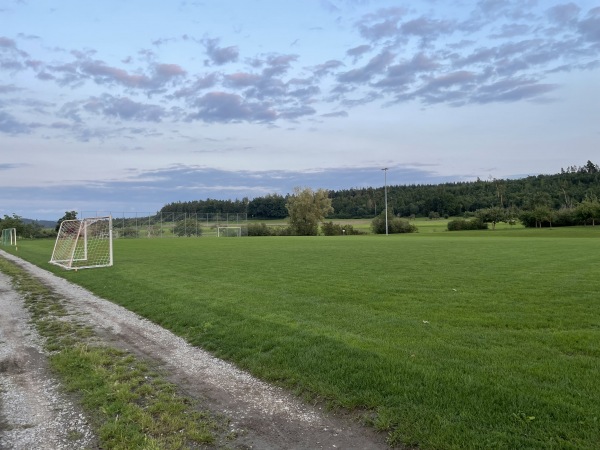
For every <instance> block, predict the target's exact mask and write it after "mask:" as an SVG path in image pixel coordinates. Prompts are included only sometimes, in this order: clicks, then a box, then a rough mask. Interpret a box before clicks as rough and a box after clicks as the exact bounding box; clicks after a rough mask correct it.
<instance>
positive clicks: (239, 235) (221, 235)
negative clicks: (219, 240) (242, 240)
mask: <svg viewBox="0 0 600 450" xmlns="http://www.w3.org/2000/svg"><path fill="white" fill-rule="evenodd" d="M221 230H237V234H236V236H231V235H229V234H227V235H224V234H223V231H221ZM217 237H242V227H229V226H228V227H217Z"/></svg>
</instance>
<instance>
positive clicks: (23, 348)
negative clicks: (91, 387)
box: [0, 273, 95, 450]
mask: <svg viewBox="0 0 600 450" xmlns="http://www.w3.org/2000/svg"><path fill="white" fill-rule="evenodd" d="M28 321H29V314H28V313H27V311H26V310H25V308H24V307H23V299H22V298H21V297H20V296H19V295H18V294H17V293H16V292H15V291H13V290H12V289H11V288H10V278H9V277H7V276H6V275H4V274H2V273H0V398H1V400H2V401H1V403H0V404H1V405H2V410H1V411H0V424H1V426H0V430H4V431H2V432H1V433H0V449H23V450H31V449H40V450H42V449H48V450H50V449H52V450H55V449H71V448H92V447H94V446H95V444H94V437H93V433H92V432H91V430H90V429H89V427H88V425H87V422H86V419H85V417H84V415H83V414H82V413H81V412H80V410H79V408H78V407H76V406H75V405H73V403H72V402H71V401H70V400H69V399H67V398H66V397H65V396H64V395H63V393H62V392H61V391H60V388H59V384H58V382H57V381H56V380H55V379H54V378H53V377H52V376H51V375H50V373H49V370H48V367H47V363H46V356H45V355H44V352H43V350H42V348H41V345H40V339H39V337H38V335H37V333H36V331H35V330H34V329H32V327H30V325H29V323H28Z"/></svg>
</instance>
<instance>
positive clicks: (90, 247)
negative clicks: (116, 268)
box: [50, 216, 113, 270]
mask: <svg viewBox="0 0 600 450" xmlns="http://www.w3.org/2000/svg"><path fill="white" fill-rule="evenodd" d="M50 264H54V265H57V266H60V267H63V268H64V269H67V270H71V269H90V268H95V267H109V266H112V265H113V245H112V217H111V216H105V217H89V218H86V219H75V220H64V221H63V222H61V224H60V229H59V230H58V235H57V236H56V242H55V243H54V250H53V251H52V257H51V258H50Z"/></svg>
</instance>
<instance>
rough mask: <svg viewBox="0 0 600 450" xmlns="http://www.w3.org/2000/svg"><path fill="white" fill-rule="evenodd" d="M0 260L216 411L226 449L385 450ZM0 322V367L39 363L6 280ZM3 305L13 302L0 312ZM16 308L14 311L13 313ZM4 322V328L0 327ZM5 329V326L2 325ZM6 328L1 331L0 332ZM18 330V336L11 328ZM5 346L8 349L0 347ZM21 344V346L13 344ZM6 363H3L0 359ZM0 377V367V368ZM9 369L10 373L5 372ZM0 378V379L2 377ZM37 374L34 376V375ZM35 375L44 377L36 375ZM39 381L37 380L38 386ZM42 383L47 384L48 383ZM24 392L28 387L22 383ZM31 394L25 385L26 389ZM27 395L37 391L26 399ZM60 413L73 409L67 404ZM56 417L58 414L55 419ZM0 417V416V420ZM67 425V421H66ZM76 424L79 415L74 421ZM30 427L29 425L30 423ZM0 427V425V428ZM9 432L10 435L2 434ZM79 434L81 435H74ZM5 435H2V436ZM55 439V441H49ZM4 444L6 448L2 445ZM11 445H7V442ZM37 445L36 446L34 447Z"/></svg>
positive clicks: (367, 436) (119, 313) (67, 288)
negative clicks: (230, 433)
mask: <svg viewBox="0 0 600 450" xmlns="http://www.w3.org/2000/svg"><path fill="white" fill-rule="evenodd" d="M0 256H4V257H5V258H7V259H10V260H12V261H15V262H17V263H18V264H19V265H20V266H21V267H23V268H24V269H25V270H27V271H28V272H30V273H31V274H33V275H35V276H36V277H37V278H39V279H40V280H42V281H43V283H44V284H46V285H47V286H49V287H51V288H52V289H53V290H54V291H55V292H57V293H58V294H60V295H61V297H63V298H64V300H65V303H66V305H65V306H66V307H67V308H68V309H69V311H70V312H71V313H74V314H77V315H78V316H79V319H80V320H83V321H85V322H88V323H89V324H90V325H92V326H93V327H94V328H95V329H96V331H97V333H98V335H99V336H101V337H102V338H103V339H105V340H106V341H107V342H108V343H109V344H110V345H113V346H119V347H121V348H124V349H126V350H128V351H131V352H132V353H135V354H138V355H143V357H145V358H147V359H150V360H151V361H153V363H155V364H157V365H160V366H161V367H162V368H163V369H164V370H165V371H166V372H167V373H168V377H169V380H170V381H172V382H174V383H176V384H177V385H178V386H180V388H181V389H182V391H183V392H184V393H185V394H187V395H190V396H193V397H195V398H198V399H200V400H201V402H202V404H203V405H204V406H205V407H206V408H207V409H210V410H212V411H213V412H215V413H220V414H224V415H226V416H227V417H229V418H230V419H231V426H232V429H233V430H235V431H236V434H237V435H238V438H237V440H235V441H233V442H231V443H230V445H231V446H232V447H233V448H256V449H267V450H268V449H336V448H337V449H386V448H388V447H387V446H386V445H385V443H384V436H382V435H380V434H377V433H375V432H373V431H372V430H369V429H366V428H364V427H362V426H360V425H359V424H357V423H356V422H354V421H352V420H350V419H347V418H344V417H338V416H335V415H332V414H328V413H325V412H324V411H322V410H321V409H319V408H313V407H311V406H308V405H305V404H302V403H301V402H300V401H299V400H298V399H297V398H295V397H294V396H292V395H290V394H289V393H287V392H286V391H284V390H282V389H279V388H277V387H273V386H271V385H269V384H267V383H264V382H262V381H260V380H257V379H256V378H254V377H252V376H250V375H249V374H247V373H245V372H243V371H241V370H239V369H237V368H236V367H234V366H233V365H231V364H229V363H226V362H224V361H222V360H219V359H216V358H214V357H212V356H211V355H210V354H208V353H207V352H205V351H203V350H201V349H199V348H197V347H192V346H190V345H188V344H187V343H186V342H185V341H184V340H183V339H181V338H179V337H177V336H175V335H174V334H172V333H171V332H169V331H167V330H165V329H163V328H161V327H159V326H157V325H155V324H153V323H151V322H149V321H148V320H145V319H142V318H140V317H139V316H137V315H136V314H134V313H132V312H130V311H128V310H126V309H124V308H122V307H120V306H118V305H115V304H113V303H111V302H109V301H107V300H103V299H101V298H99V297H96V296H95V295H93V294H91V293H90V292H89V291H86V290H85V289H83V288H81V287H79V286H76V285H73V284H71V283H69V282H68V281H66V280H64V279H62V278H58V277H56V276H54V275H52V274H51V273H49V272H47V271H45V270H42V269H40V268H38V267H36V266H33V265H31V264H29V263H27V262H24V261H22V260H20V259H17V258H14V257H13V256H12V255H9V254H7V253H5V252H2V251H0ZM0 286H2V288H1V289H0V305H2V307H0V318H1V319H0V320H1V322H0V324H1V326H2V328H1V329H2V330H3V331H2V333H3V334H1V335H0V340H1V341H0V342H1V345H2V348H4V347H5V346H7V348H11V349H13V351H12V352H11V356H7V355H5V354H4V352H1V353H0V368H3V367H4V365H7V366H11V367H12V366H13V365H14V364H13V363H12V362H10V361H16V360H20V359H23V360H28V361H29V364H30V365H32V369H31V370H33V371H35V370H36V367H37V366H44V364H45V358H42V357H39V356H37V357H33V358H29V359H28V357H27V355H28V354H31V348H35V351H36V352H37V353H36V354H37V355H39V354H40V350H39V346H37V347H32V346H30V345H29V344H27V342H28V341H27V339H26V338H24V337H23V335H24V334H27V333H29V332H30V331H31V330H28V329H27V328H26V327H25V326H24V325H23V324H24V323H25V322H26V320H27V316H26V313H25V312H24V310H23V307H22V300H21V299H20V297H19V296H18V295H17V294H15V293H14V292H13V291H12V290H11V289H10V288H9V284H8V281H7V279H6V277H4V278H0ZM5 304H11V305H18V306H15V307H11V308H8V309H7V308H5V307H4V305H5ZM19 308H20V309H19ZM5 324H7V325H6V328H5ZM9 324H10V326H9ZM4 330H6V331H4ZM19 330H21V331H19ZM7 342H8V344H7ZM18 342H21V344H18ZM3 361H9V362H3ZM0 372H2V373H5V372H6V371H5V370H0ZM9 372H10V371H9ZM2 373H0V375H2ZM41 373H42V372H41ZM43 373H45V375H43V377H42V378H44V377H46V376H47V371H45V372H43ZM4 378H5V377H4V376H2V378H0V383H1V385H2V386H3V390H4V391H7V388H8V391H10V392H12V386H13V385H12V384H11V383H12V381H10V380H9V381H7V380H5V379H4ZM44 382H45V381H44V380H42V383H44ZM48 383H50V384H52V383H54V382H53V381H49V382H48ZM24 389H25V390H26V391H27V390H29V389H30V388H29V387H28V386H26V385H25V387H24ZM31 390H32V391H33V390H34V389H33V388H32V389H31ZM1 395H2V400H3V401H2V403H3V404H4V411H2V412H0V414H3V415H4V420H5V422H8V423H9V424H12V423H16V422H15V420H16V419H14V418H13V417H12V416H13V415H14V413H15V411H12V409H13V408H12V407H11V403H10V401H7V398H8V397H9V396H10V395H9V394H7V393H6V392H4V393H2V394H1ZM33 396H34V397H36V396H37V394H34V395H33ZM47 403H48V404H47V405H36V404H31V405H29V406H28V408H30V409H32V410H36V411H37V410H40V413H39V414H40V417H41V418H42V419H41V420H40V422H42V423H46V422H47V421H48V419H46V418H45V416H43V414H45V413H43V412H41V410H43V409H48V408H49V409H54V410H59V411H60V410H61V409H64V408H63V407H62V406H61V404H60V402H59V403H58V404H53V403H52V401H48V402H47ZM67 409H68V410H73V408H71V407H69V408H67ZM59 415H60V414H59ZM1 417H2V416H0V419H1ZM69 420H70V419H69ZM79 420H80V422H82V424H84V423H85V419H84V418H79ZM30 422H31V421H30ZM0 429H1V428H0ZM9 433H12V432H9ZM78 433H80V434H81V435H82V438H83V437H84V436H87V431H78ZM7 434H8V433H7ZM17 437H18V436H16V433H15V436H14V437H9V438H5V437H0V449H2V448H31V447H27V446H23V447H16V446H7V447H3V445H8V444H10V443H13V442H15V441H14V440H12V441H11V440H8V439H13V438H14V439H17ZM57 439H58V438H57ZM5 441H6V443H5ZM72 444H73V446H71V447H59V446H53V447H52V446H51V447H48V448H81V445H80V444H81V443H74V442H72ZM11 445H12V444H11ZM37 448H39V447H37Z"/></svg>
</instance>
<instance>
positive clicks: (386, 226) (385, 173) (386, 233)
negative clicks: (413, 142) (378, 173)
mask: <svg viewBox="0 0 600 450" xmlns="http://www.w3.org/2000/svg"><path fill="white" fill-rule="evenodd" d="M381 170H383V180H384V185H383V192H384V198H385V235H386V236H387V235H388V207H387V171H388V168H387V167H384V168H383V169H381Z"/></svg>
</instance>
